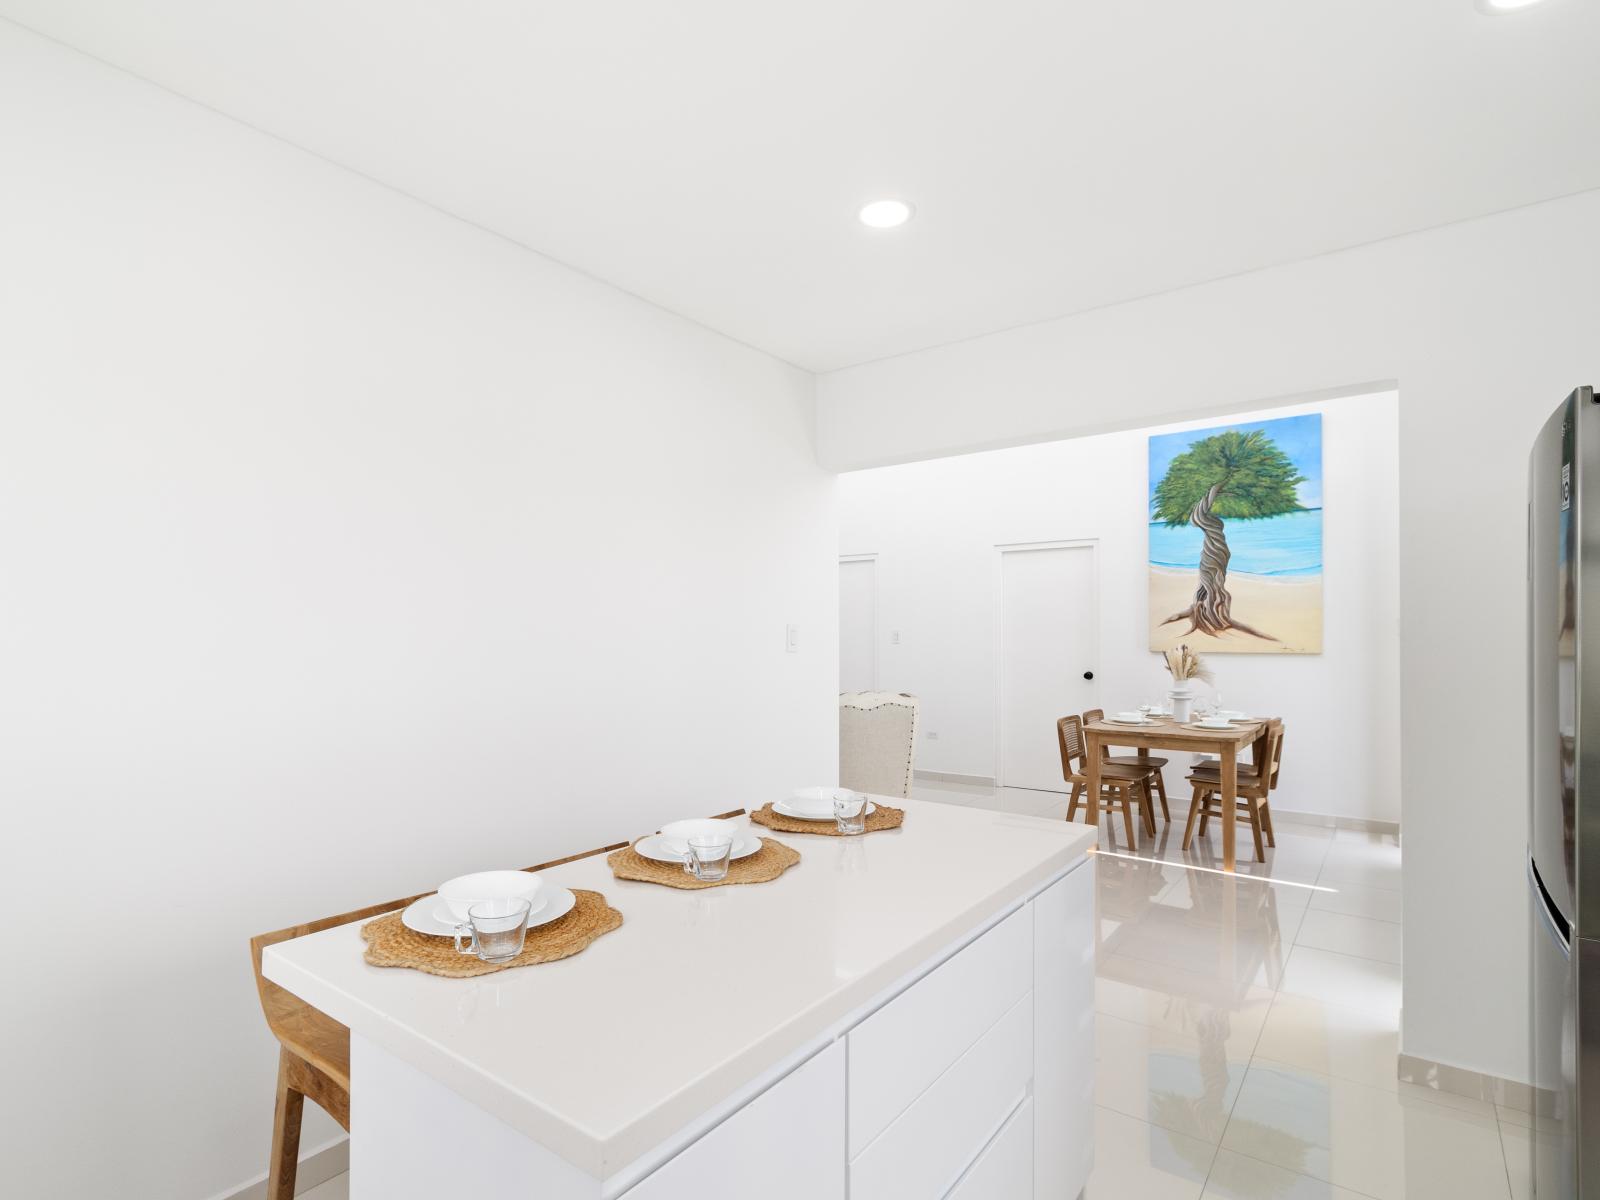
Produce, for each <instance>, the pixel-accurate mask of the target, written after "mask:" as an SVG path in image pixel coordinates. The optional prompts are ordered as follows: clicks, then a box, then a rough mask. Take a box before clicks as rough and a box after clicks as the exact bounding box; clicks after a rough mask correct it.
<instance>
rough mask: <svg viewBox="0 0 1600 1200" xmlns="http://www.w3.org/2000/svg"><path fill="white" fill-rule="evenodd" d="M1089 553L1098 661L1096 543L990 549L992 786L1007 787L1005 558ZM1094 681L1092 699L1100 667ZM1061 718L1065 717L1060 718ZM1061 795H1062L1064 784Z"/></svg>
mask: <svg viewBox="0 0 1600 1200" xmlns="http://www.w3.org/2000/svg"><path fill="white" fill-rule="evenodd" d="M1080 549H1086V550H1088V551H1089V628H1091V629H1092V630H1094V641H1095V647H1094V652H1095V657H1096V660H1098V659H1099V656H1100V654H1101V653H1102V651H1103V650H1104V647H1103V646H1101V645H1100V539H1099V538H1053V539H1050V540H1048V541H1043V542H996V543H995V547H994V594H993V600H992V608H993V612H994V785H995V787H997V788H1002V787H1006V786H1009V785H1007V783H1006V781H1005V762H1006V743H1005V737H1006V731H1005V695H1006V669H1005V668H1006V614H1005V603H1006V555H1007V554H1015V553H1017V552H1019V551H1029V550H1080ZM1093 670H1094V673H1095V674H1094V678H1093V679H1092V680H1089V686H1090V688H1091V689H1092V690H1093V692H1094V696H1095V699H1096V700H1098V699H1099V695H1100V667H1099V663H1098V661H1096V664H1095V666H1094V668H1093ZM1062 715H1063V716H1065V715H1066V714H1062ZM1062 794H1063V795H1065V794H1066V785H1065V781H1063V784H1062Z"/></svg>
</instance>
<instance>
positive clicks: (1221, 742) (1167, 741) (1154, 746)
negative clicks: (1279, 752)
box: [1083, 716, 1270, 872]
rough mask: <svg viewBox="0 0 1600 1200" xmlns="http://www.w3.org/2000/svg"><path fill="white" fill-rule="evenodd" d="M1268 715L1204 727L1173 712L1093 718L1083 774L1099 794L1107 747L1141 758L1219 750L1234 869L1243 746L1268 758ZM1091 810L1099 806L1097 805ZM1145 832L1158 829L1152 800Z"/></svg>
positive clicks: (1226, 851)
mask: <svg viewBox="0 0 1600 1200" xmlns="http://www.w3.org/2000/svg"><path fill="white" fill-rule="evenodd" d="M1269 721H1270V718H1268V717H1249V718H1243V719H1239V720H1235V721H1232V722H1230V723H1229V725H1228V727H1227V728H1224V729H1216V728H1205V727H1202V726H1201V725H1199V724H1198V723H1197V722H1194V721H1179V720H1177V719H1176V718H1174V717H1167V716H1151V717H1147V718H1146V719H1145V722H1144V723H1143V724H1133V723H1131V722H1121V721H1112V720H1108V719H1102V720H1099V721H1091V722H1090V723H1089V724H1087V725H1085V726H1084V727H1083V739H1084V750H1085V752H1086V753H1085V758H1086V762H1085V764H1084V774H1085V776H1086V778H1087V779H1088V785H1089V786H1088V793H1089V795H1090V796H1098V795H1099V794H1100V763H1101V759H1102V755H1103V754H1104V749H1103V748H1104V747H1110V746H1129V747H1133V748H1134V749H1136V750H1137V751H1138V753H1139V756H1140V757H1141V758H1148V757H1149V755H1150V751H1151V750H1179V751H1188V752H1189V753H1192V754H1215V755H1216V756H1217V757H1218V759H1220V760H1221V763H1220V772H1219V773H1220V775H1221V777H1222V796H1221V803H1222V869H1223V870H1224V871H1229V872H1231V871H1233V870H1234V869H1235V868H1234V853H1235V846H1236V842H1237V837H1238V830H1237V821H1238V800H1239V752H1240V751H1241V750H1243V749H1244V748H1245V747H1253V750H1252V754H1253V756H1254V757H1253V761H1255V762H1264V761H1265V751H1266V737H1267V726H1268V723H1269ZM1089 811H1090V812H1094V811H1095V807H1094V806H1093V805H1091V806H1090V809H1089ZM1143 824H1144V826H1145V830H1146V832H1147V833H1150V834H1154V833H1155V817H1154V814H1152V813H1151V812H1150V806H1149V805H1148V804H1147V805H1146V806H1145V820H1144V822H1143Z"/></svg>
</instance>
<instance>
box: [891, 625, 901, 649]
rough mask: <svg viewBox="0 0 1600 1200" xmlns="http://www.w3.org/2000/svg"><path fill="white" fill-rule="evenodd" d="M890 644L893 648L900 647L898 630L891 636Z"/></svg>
mask: <svg viewBox="0 0 1600 1200" xmlns="http://www.w3.org/2000/svg"><path fill="white" fill-rule="evenodd" d="M889 644H890V645H891V646H898V645H899V644H900V631H899V630H898V629H896V630H895V631H894V632H893V633H891V634H890V635H889Z"/></svg>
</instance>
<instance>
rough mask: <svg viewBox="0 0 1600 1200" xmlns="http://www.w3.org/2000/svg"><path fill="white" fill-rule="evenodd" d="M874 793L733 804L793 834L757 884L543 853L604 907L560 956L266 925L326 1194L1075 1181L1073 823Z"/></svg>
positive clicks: (547, 1196)
mask: <svg viewBox="0 0 1600 1200" xmlns="http://www.w3.org/2000/svg"><path fill="white" fill-rule="evenodd" d="M886 802H887V801H886ZM891 803H893V804H895V805H896V806H903V807H904V808H905V809H906V810H907V811H906V820H905V824H904V826H903V828H901V829H897V830H890V831H883V832H876V833H870V834H866V835H863V836H859V837H852V838H838V837H826V836H816V835H805V834H773V833H772V831H770V830H766V829H763V828H761V827H760V826H755V827H754V830H755V832H757V833H759V834H762V835H764V836H772V837H776V838H777V839H778V840H780V841H783V842H785V843H787V844H788V845H790V846H793V847H795V848H796V849H798V850H799V851H800V853H801V855H802V856H803V857H802V860H801V862H800V863H799V865H798V866H796V867H794V868H792V869H791V870H789V871H788V872H787V873H785V874H784V875H783V876H782V877H781V878H779V879H777V880H776V881H774V882H771V883H763V884H752V885H743V886H732V887H720V888H711V889H706V890H702V891H680V890H675V889H670V888H665V887H660V886H658V885H654V884H649V883H636V882H622V881H619V880H617V879H615V878H613V877H612V875H611V872H610V870H609V869H608V868H607V866H606V863H605V858H604V856H599V857H594V858H589V859H583V860H580V861H578V862H574V863H569V864H566V865H564V866H561V867H557V868H554V869H552V870H550V871H548V872H545V873H544V874H545V876H546V878H548V879H550V880H552V881H554V882H556V883H559V884H561V885H563V886H565V887H569V888H589V889H593V890H596V891H600V892H603V893H604V894H605V896H606V898H607V899H608V901H609V902H610V903H611V905H612V906H613V907H615V908H617V909H618V910H620V911H621V912H622V914H623V916H624V924H623V926H622V927H621V928H620V929H618V930H617V931H615V932H614V933H611V934H608V935H607V936H605V937H602V938H601V939H600V940H598V941H597V942H595V943H594V944H593V945H591V946H590V947H589V948H588V949H587V950H585V951H584V952H583V953H581V954H579V955H577V956H575V957H573V958H570V959H566V960H563V961H561V962H556V963H549V964H545V965H542V966H533V967H523V968H518V969H515V970H508V971H501V972H498V973H495V974H492V975H487V976H482V977H479V978H475V979H466V980H458V979H443V978H438V977H434V976H430V975H424V974H420V973H418V972H415V971H410V970H403V969H384V968H377V967H372V966H368V965H367V964H366V963H365V962H364V961H363V959H362V946H363V943H362V941H361V937H360V933H359V930H358V928H357V927H356V926H354V925H347V926H342V927H340V928H337V929H331V930H327V931H324V932H322V933H317V934H313V935H311V936H308V937H303V938H298V939H295V940H293V941H289V942H284V943H281V944H278V945H275V946H271V947H269V948H268V949H267V951H266V955H265V959H264V962H263V969H264V972H265V974H266V976H267V978H269V979H271V980H272V981H273V982H275V983H277V984H279V985H280V986H282V987H284V988H286V989H288V990H289V991H291V992H293V993H295V994H296V995H298V996H300V997H301V998H302V999H304V1000H305V1001H307V1002H308V1003H310V1004H312V1005H314V1006H315V1007H317V1008H319V1009H321V1010H322V1011H324V1012H326V1013H327V1014H329V1015H330V1016H332V1017H333V1018H335V1019H336V1020H338V1021H340V1022H342V1023H344V1024H346V1025H348V1026H349V1027H350V1030H351V1173H350V1183H351V1190H350V1194H351V1197H352V1198H353V1200H380V1198H381V1200H455V1198H456V1197H462V1198H465V1197H470V1198H472V1200H513V1198H515V1200H610V1198H612V1197H619V1196H626V1197H627V1198H628V1200H678V1198H682V1200H735V1198H736V1197H737V1198H747V1197H751V1196H758V1195H759V1196H761V1197H762V1200H843V1198H844V1197H845V1196H846V1195H848V1196H849V1197H850V1200H923V1198H926V1200H944V1198H947V1197H948V1198H950V1200H1023V1198H1034V1200H1070V1198H1071V1197H1074V1196H1076V1195H1078V1193H1079V1191H1080V1190H1081V1189H1082V1188H1083V1185H1084V1182H1085V1180H1086V1179H1087V1177H1088V1171H1089V1165H1090V1162H1091V1158H1092V1153H1093V1077H1094V1044H1093V1020H1094V1017H1093V1011H1094V994H1093V988H1094V929H1093V922H1094V883H1093V876H1094V865H1093V858H1092V856H1090V855H1089V853H1088V851H1089V850H1090V848H1091V847H1092V846H1093V845H1094V838H1095V834H1094V830H1093V829H1091V828H1089V827H1087V826H1083V825H1068V824H1066V823H1064V822H1061V821H1048V820H1044V819H1040V818H1032V817H1021V816H1013V815H1009V814H1005V813H996V812H991V811H988V810H980V809H972V808H965V807H958V806H954V805H944V804H933V803H922V802H917V801H901V800H895V801H892V802H891ZM746 820H748V819H747V818H746ZM484 865H485V866H495V865H499V864H493V863H486V864H484Z"/></svg>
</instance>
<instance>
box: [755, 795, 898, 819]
mask: <svg viewBox="0 0 1600 1200" xmlns="http://www.w3.org/2000/svg"><path fill="white" fill-rule="evenodd" d="M772 811H773V812H775V813H778V814H779V815H780V816H785V817H792V818H793V819H794V820H796V821H831V820H833V819H834V818H833V813H832V812H831V811H830V812H829V813H828V814H827V815H826V816H818V815H817V814H816V813H815V812H813V811H809V810H802V809H798V808H793V807H791V806H790V804H789V802H788V801H787V800H774V801H773V802H772ZM877 811H878V806H877V805H876V804H874V803H873V802H872V801H870V800H868V801H867V815H868V816H869V817H870V816H871V815H872V814H873V813H875V812H877Z"/></svg>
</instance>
